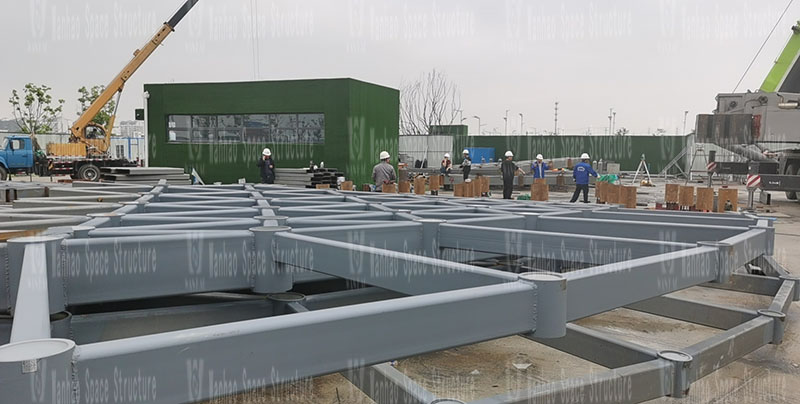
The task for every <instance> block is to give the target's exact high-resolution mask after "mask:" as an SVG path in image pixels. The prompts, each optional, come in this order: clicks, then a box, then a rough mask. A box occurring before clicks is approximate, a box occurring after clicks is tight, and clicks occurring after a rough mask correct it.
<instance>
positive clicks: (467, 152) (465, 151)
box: [461, 149, 469, 154]
mask: <svg viewBox="0 0 800 404" xmlns="http://www.w3.org/2000/svg"><path fill="white" fill-rule="evenodd" d="M461 153H463V154H469V150H467V149H464V151H463V152H461Z"/></svg>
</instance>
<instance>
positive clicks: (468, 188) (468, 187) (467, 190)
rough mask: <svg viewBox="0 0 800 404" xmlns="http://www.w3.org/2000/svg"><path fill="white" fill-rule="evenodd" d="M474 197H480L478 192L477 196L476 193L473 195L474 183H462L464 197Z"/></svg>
mask: <svg viewBox="0 0 800 404" xmlns="http://www.w3.org/2000/svg"><path fill="white" fill-rule="evenodd" d="M476 196H480V192H478V193H477V195H476V193H475V183H474V182H472V181H470V182H465V183H464V197H466V198H474V197H476Z"/></svg>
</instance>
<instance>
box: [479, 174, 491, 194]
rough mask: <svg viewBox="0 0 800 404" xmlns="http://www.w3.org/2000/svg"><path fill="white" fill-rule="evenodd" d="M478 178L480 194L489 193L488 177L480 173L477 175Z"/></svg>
mask: <svg viewBox="0 0 800 404" xmlns="http://www.w3.org/2000/svg"><path fill="white" fill-rule="evenodd" d="M478 179H479V180H480V183H481V194H485V195H488V194H489V177H484V176H482V175H479V176H478Z"/></svg>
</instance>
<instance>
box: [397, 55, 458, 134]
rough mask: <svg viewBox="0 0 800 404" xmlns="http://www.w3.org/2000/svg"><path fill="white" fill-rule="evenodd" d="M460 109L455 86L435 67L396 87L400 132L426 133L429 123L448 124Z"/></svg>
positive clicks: (454, 119)
mask: <svg viewBox="0 0 800 404" xmlns="http://www.w3.org/2000/svg"><path fill="white" fill-rule="evenodd" d="M460 110H461V93H460V92H459V91H458V87H457V86H456V85H455V84H454V83H453V82H451V81H450V80H448V79H447V77H446V76H445V75H444V73H442V72H440V71H437V70H436V69H433V70H432V71H430V72H428V73H423V74H421V75H420V76H419V78H417V79H416V80H415V81H413V82H410V83H405V84H402V85H401V86H400V133H401V134H403V135H427V134H428V133H429V131H430V127H431V125H452V124H453V123H454V122H455V121H456V117H457V116H458V112H459V111H460ZM458 123H459V124H460V123H461V122H458Z"/></svg>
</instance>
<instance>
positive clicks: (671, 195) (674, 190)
mask: <svg viewBox="0 0 800 404" xmlns="http://www.w3.org/2000/svg"><path fill="white" fill-rule="evenodd" d="M680 190H681V186H680V184H667V185H666V186H665V188H664V202H666V203H678V194H679V193H680Z"/></svg>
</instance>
